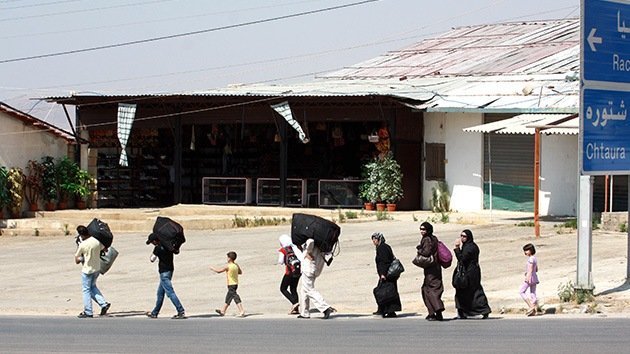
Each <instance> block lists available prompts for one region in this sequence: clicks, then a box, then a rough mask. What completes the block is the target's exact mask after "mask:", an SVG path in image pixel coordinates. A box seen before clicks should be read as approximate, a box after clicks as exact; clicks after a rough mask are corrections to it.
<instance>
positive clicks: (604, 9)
mask: <svg viewBox="0 0 630 354" xmlns="http://www.w3.org/2000/svg"><path fill="white" fill-rule="evenodd" d="M582 21H583V28H582V36H583V41H584V42H583V43H584V45H583V55H584V57H583V61H584V63H583V65H584V66H583V69H584V73H583V78H584V80H586V81H607V82H621V83H630V3H628V2H627V1H626V2H620V1H605V0H584V9H583V19H582Z"/></svg>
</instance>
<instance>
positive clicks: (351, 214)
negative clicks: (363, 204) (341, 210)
mask: <svg viewBox="0 0 630 354" xmlns="http://www.w3.org/2000/svg"><path fill="white" fill-rule="evenodd" d="M346 218H348V219H358V218H359V216H358V214H357V212H356V211H350V210H348V211H346Z"/></svg>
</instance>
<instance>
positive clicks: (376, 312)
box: [372, 310, 383, 316]
mask: <svg viewBox="0 0 630 354" xmlns="http://www.w3.org/2000/svg"><path fill="white" fill-rule="evenodd" d="M372 314H373V315H375V316H381V315H383V313H382V312H381V311H378V310H377V311H374V312H372Z"/></svg>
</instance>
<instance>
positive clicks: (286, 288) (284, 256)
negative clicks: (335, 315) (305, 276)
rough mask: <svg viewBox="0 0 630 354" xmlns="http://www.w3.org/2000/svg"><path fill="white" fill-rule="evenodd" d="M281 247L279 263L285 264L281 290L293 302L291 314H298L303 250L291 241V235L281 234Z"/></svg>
mask: <svg viewBox="0 0 630 354" xmlns="http://www.w3.org/2000/svg"><path fill="white" fill-rule="evenodd" d="M278 240H279V241H280V246H281V247H280V249H278V264H281V265H284V275H283V277H282V280H281V281H280V292H281V293H282V295H284V297H286V298H287V300H289V301H290V302H291V309H290V310H289V314H290V315H298V314H299V313H300V312H299V309H298V307H299V299H298V291H297V286H298V282H299V281H300V276H302V271H301V262H302V259H303V258H304V256H303V255H302V251H300V249H299V248H298V247H297V246H296V245H294V244H293V243H292V242H291V237H290V236H289V235H280V237H279V238H278Z"/></svg>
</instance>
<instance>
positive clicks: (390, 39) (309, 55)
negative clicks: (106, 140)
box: [0, 0, 579, 91]
mask: <svg viewBox="0 0 630 354" xmlns="http://www.w3.org/2000/svg"><path fill="white" fill-rule="evenodd" d="M501 2H502V1H501V0H498V1H495V2H494V4H497V3H501ZM487 7H488V6H484V7H480V8H477V9H475V10H473V11H467V12H465V13H462V14H458V15H456V16H453V17H451V18H450V19H451V20H452V19H454V18H458V17H462V16H464V15H467V16H469V15H471V14H473V13H476V12H479V11H482V10H484V9H486V8H487ZM576 8H578V9H579V6H577V7H576V6H569V7H562V8H556V9H551V10H547V11H540V12H534V13H530V14H527V15H524V16H519V17H512V18H507V19H504V20H501V21H500V22H505V21H514V20H516V19H521V18H523V17H531V16H538V15H543V14H549V13H555V12H558V11H565V10H568V9H571V10H572V11H571V12H574V11H575V9H576ZM565 17H566V16H565ZM448 20H449V19H445V20H441V21H438V22H435V23H431V24H425V25H424V26H421V27H420V28H414V29H413V30H407V31H402V32H399V33H398V34H390V35H388V36H387V37H385V38H383V39H382V40H380V41H373V42H364V43H360V44H357V45H354V46H350V47H343V48H334V49H329V50H324V51H318V52H310V53H305V54H300V55H293V56H286V57H278V58H272V59H266V60H257V61H251V62H245V63H239V64H229V65H220V66H214V67H207V68H201V69H196V70H186V71H179V72H170V73H164V74H155V75H146V76H136V77H128V78H120V79H115V80H102V81H91V82H82V83H68V84H63V85H54V86H45V87H40V88H37V89H36V90H40V91H47V90H51V89H58V88H64V87H71V86H73V87H74V86H86V85H98V84H107V83H115V82H125V81H138V80H141V79H148V78H160V77H169V76H177V75H188V74H194V73H200V72H208V71H215V70H225V69H232V68H239V67H246V66H252V65H260V64H272V63H275V62H280V61H288V60H293V61H296V60H304V59H308V58H313V57H318V56H325V55H330V54H336V53H340V52H344V51H351V50H354V49H357V48H363V47H372V46H378V45H382V44H386V43H392V42H400V41H405V40H411V39H415V38H419V37H420V38H421V37H424V36H427V35H432V34H435V32H431V33H428V32H421V33H417V31H418V30H424V29H426V28H431V27H433V26H434V25H435V24H436V23H440V22H446V21H448ZM491 23H492V22H489V23H486V24H491ZM411 33H415V34H413V35H409V34H411ZM400 35H405V37H399V36H400ZM338 69H341V67H337V68H331V69H327V70H319V71H315V72H309V73H304V74H295V75H291V76H284V77H277V78H270V79H263V80H259V81H254V82H250V84H254V83H268V82H277V81H282V80H288V79H295V78H299V77H307V76H311V75H313V74H315V75H318V74H323V73H326V72H330V71H334V70H338ZM257 70H259V69H257ZM160 85H162V84H160ZM148 87H151V85H149V86H148ZM0 89H9V90H15V91H17V90H33V89H32V88H10V87H1V86H0Z"/></svg>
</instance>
